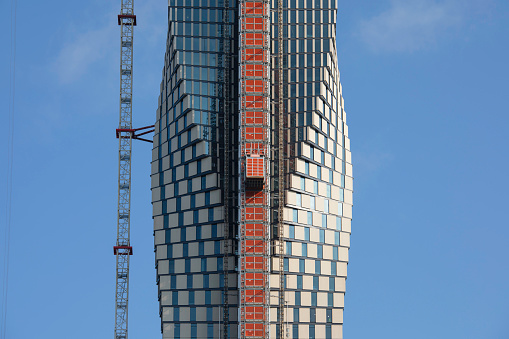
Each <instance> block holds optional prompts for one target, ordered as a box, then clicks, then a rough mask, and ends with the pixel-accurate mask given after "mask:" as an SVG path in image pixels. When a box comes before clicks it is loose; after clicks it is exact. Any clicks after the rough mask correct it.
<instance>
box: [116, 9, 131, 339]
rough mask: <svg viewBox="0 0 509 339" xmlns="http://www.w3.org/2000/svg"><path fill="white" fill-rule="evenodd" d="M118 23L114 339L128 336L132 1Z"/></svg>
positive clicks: (121, 12)
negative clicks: (118, 94)
mask: <svg viewBox="0 0 509 339" xmlns="http://www.w3.org/2000/svg"><path fill="white" fill-rule="evenodd" d="M118 24H119V25H120V119H119V126H118V129H117V131H116V132H117V138H118V140H119V152H118V215H117V243H116V246H114V247H113V253H114V254H115V256H116V263H117V269H116V291H115V336H114V338H115V339H127V307H128V299H129V257H130V255H132V253H133V249H132V247H131V244H130V239H129V236H130V216H131V215H130V214H131V152H132V139H133V138H132V136H133V133H131V132H129V131H130V130H132V89H133V30H134V26H135V25H136V16H135V15H134V1H133V0H122V8H121V11H120V14H119V15H118Z"/></svg>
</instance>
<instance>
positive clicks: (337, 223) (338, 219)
mask: <svg viewBox="0 0 509 339" xmlns="http://www.w3.org/2000/svg"><path fill="white" fill-rule="evenodd" d="M336 229H337V230H338V231H341V218H340V217H336Z"/></svg>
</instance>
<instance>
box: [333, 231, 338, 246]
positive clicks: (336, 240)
mask: <svg viewBox="0 0 509 339" xmlns="http://www.w3.org/2000/svg"><path fill="white" fill-rule="evenodd" d="M334 244H335V245H337V246H339V232H334Z"/></svg>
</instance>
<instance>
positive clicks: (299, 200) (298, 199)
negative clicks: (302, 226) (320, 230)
mask: <svg viewBox="0 0 509 339" xmlns="http://www.w3.org/2000/svg"><path fill="white" fill-rule="evenodd" d="M295 201H296V202H295V205H297V206H299V207H301V206H302V194H300V193H296V196H295Z"/></svg>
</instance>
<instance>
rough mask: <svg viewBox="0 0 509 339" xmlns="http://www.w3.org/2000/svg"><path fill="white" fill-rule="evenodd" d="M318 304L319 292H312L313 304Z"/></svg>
mask: <svg viewBox="0 0 509 339" xmlns="http://www.w3.org/2000/svg"><path fill="white" fill-rule="evenodd" d="M316 304H317V293H316V292H311V306H316Z"/></svg>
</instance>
